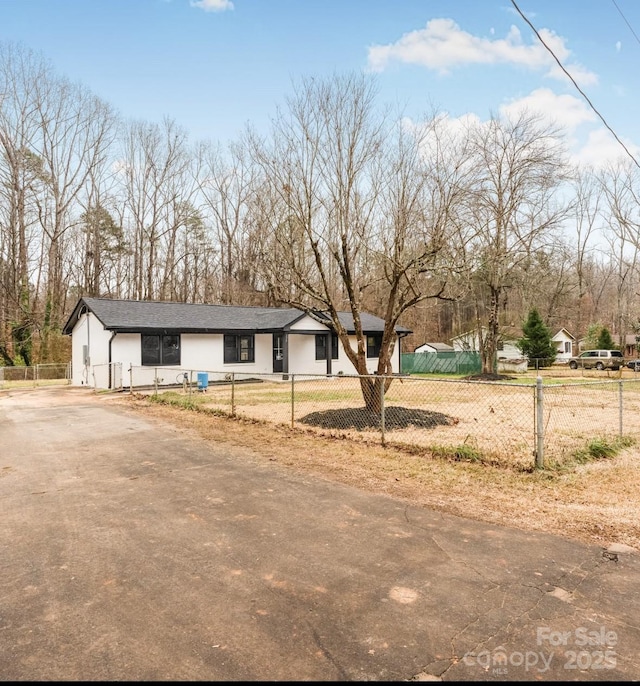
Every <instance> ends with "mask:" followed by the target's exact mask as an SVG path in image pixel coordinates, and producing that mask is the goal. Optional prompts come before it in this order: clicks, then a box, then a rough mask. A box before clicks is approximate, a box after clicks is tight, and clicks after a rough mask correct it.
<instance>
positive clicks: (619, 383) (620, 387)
mask: <svg viewBox="0 0 640 686" xmlns="http://www.w3.org/2000/svg"><path fill="white" fill-rule="evenodd" d="M622 384H623V382H622V381H618V398H619V403H618V407H619V412H620V438H622V415H623V412H622Z"/></svg>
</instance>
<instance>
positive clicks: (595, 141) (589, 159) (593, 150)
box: [572, 127, 640, 168]
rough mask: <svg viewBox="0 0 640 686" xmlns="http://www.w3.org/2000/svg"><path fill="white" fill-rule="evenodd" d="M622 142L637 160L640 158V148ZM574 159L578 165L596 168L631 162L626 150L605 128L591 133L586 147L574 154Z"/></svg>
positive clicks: (628, 142)
mask: <svg viewBox="0 0 640 686" xmlns="http://www.w3.org/2000/svg"><path fill="white" fill-rule="evenodd" d="M622 142H623V143H624V144H625V146H626V147H627V149H628V150H629V152H630V153H631V154H632V155H633V156H634V157H635V158H636V159H638V157H640V147H639V146H637V145H635V144H634V143H632V142H631V141H629V140H625V139H624V138H623V139H622ZM572 158H573V161H574V162H575V163H576V164H578V165H580V164H584V165H589V166H592V167H595V168H601V167H605V166H607V165H608V164H610V163H613V162H616V161H618V160H626V161H628V160H629V156H628V155H627V153H626V152H625V151H624V148H623V147H622V146H621V145H620V143H618V141H617V140H616V139H615V138H614V137H613V135H612V134H611V132H610V131H608V130H607V129H605V128H604V127H599V128H597V129H594V130H593V131H591V132H590V133H589V136H588V138H587V142H586V143H585V145H584V146H583V147H582V148H580V149H579V150H578V151H577V152H576V153H574V154H573V156H572Z"/></svg>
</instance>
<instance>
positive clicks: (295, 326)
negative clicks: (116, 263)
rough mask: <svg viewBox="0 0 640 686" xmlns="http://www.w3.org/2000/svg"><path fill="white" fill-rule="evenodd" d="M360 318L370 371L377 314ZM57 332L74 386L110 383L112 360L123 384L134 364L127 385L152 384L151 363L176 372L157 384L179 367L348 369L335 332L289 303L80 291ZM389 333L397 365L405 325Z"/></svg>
mask: <svg viewBox="0 0 640 686" xmlns="http://www.w3.org/2000/svg"><path fill="white" fill-rule="evenodd" d="M339 317H340V320H341V322H342V324H343V325H344V327H345V328H346V330H347V331H348V332H349V334H350V338H351V341H352V346H353V347H354V348H355V346H356V338H355V335H354V333H355V332H354V328H353V318H352V316H351V314H349V313H342V312H341V313H340V314H339ZM361 321H362V327H363V330H364V333H365V335H366V342H367V369H368V371H369V372H370V373H373V372H374V371H375V370H376V368H377V365H378V355H379V351H380V344H381V341H382V332H383V330H384V320H382V319H380V318H379V317H375V316H373V315H371V314H366V313H363V314H362V315H361ZM63 333H64V334H66V335H71V341H72V345H71V348H72V356H71V364H72V384H73V385H76V386H82V385H89V386H95V387H96V388H112V387H113V386H115V385H118V384H116V383H114V381H113V375H112V372H111V369H112V365H113V363H121V365H122V373H123V375H124V376H125V378H124V379H123V382H124V385H125V386H127V385H129V384H128V383H127V371H128V370H129V369H130V368H140V369H136V380H135V385H140V384H141V383H153V381H154V378H155V377H156V374H155V370H156V369H157V368H158V367H162V368H167V367H169V368H174V370H175V371H176V375H173V374H172V373H165V374H163V380H164V383H165V384H172V383H175V382H176V378H177V374H178V373H179V372H180V370H182V369H185V370H201V371H203V372H204V371H213V372H224V373H225V374H227V373H230V372H241V373H243V374H246V373H249V374H251V373H253V374H265V373H276V374H280V373H282V374H340V373H344V374H353V373H355V369H354V367H353V365H352V364H351V362H350V361H349V359H348V358H347V356H346V353H345V351H344V349H343V348H342V345H341V343H340V341H339V340H338V338H337V336H334V335H333V334H332V333H331V331H330V330H329V328H328V327H327V326H325V325H324V324H321V323H319V322H317V321H316V320H315V319H312V318H311V317H309V316H308V315H307V314H305V313H304V312H302V311H301V310H297V309H294V308H287V309H284V308H283V309H279V308H275V307H235V306H231V305H201V304H188V303H175V302H150V301H139V300H110V299H105V298H81V299H80V300H79V301H78V303H77V304H76V306H75V308H74V310H73V312H72V313H71V316H70V317H69V319H68V321H67V323H66V324H65V326H64V328H63ZM396 333H397V336H398V340H396V346H395V349H394V352H393V357H392V366H393V369H394V371H396V372H399V371H400V341H399V339H400V338H401V337H403V336H406V335H407V334H409V333H411V331H410V330H409V329H405V328H404V327H396ZM158 376H159V375H158ZM94 379H95V381H94Z"/></svg>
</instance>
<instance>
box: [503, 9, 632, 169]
mask: <svg viewBox="0 0 640 686" xmlns="http://www.w3.org/2000/svg"><path fill="white" fill-rule="evenodd" d="M511 4H512V5H513V6H514V7H515V8H516V11H517V12H518V14H519V15H520V16H521V17H522V18H523V19H524V21H525V22H526V23H527V24H528V25H529V27H530V28H531V30H532V31H533V32H534V33H535V34H536V36H537V38H538V40H539V41H540V42H541V43H542V45H544V47H545V48H546V49H547V50H548V51H549V53H550V54H551V56H552V57H553V59H554V60H555V61H556V63H557V64H558V66H559V67H560V69H562V71H563V72H564V73H565V74H566V75H567V77H568V78H569V79H570V81H571V83H573V85H574V86H575V87H576V89H577V91H578V93H580V95H582V97H583V98H584V99H585V100H586V101H587V103H588V104H589V107H590V108H591V109H592V110H593V111H594V112H595V113H596V115H597V116H598V118H599V119H600V121H601V122H602V123H603V124H604V125H605V127H606V128H607V129H608V130H609V132H610V133H611V134H612V136H613V137H614V138H615V139H616V141H618V143H619V144H620V145H621V146H622V148H623V149H624V151H625V152H626V153H627V155H629V157H630V158H631V159H632V160H633V163H634V164H635V165H636V167H638V169H640V163H639V162H638V160H637V159H636V158H635V157H634V156H633V155H632V153H631V151H630V150H629V148H627V146H626V145H625V144H624V143H623V142H622V141H621V140H620V138H618V134H617V133H616V132H615V131H614V130H613V129H612V128H611V127H610V126H609V124H608V123H607V120H606V119H605V118H604V117H603V116H602V115H601V114H600V112H599V111H598V110H597V109H596V106H595V105H594V104H593V103H592V102H591V100H589V97H588V96H587V94H586V93H585V92H584V91H583V90H582V88H580V86H579V85H578V84H577V83H576V80H575V79H574V78H573V76H571V74H570V73H569V72H568V71H567V70H566V69H565V68H564V65H563V64H562V62H560V60H559V59H558V58H557V57H556V54H555V53H554V52H553V50H552V49H551V48H550V47H549V46H548V45H547V44H546V43H545V42H544V39H543V38H542V36H541V35H540V34H539V33H538V30H537V29H536V27H535V26H534V25H533V24H532V23H531V22H530V21H529V20H528V19H527V17H526V16H525V15H524V14H523V12H522V10H521V9H520V8H519V7H518V5H517V4H516V1H515V0H511Z"/></svg>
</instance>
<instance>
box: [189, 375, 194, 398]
mask: <svg viewBox="0 0 640 686" xmlns="http://www.w3.org/2000/svg"><path fill="white" fill-rule="evenodd" d="M192 386H193V369H190V370H189V400H191V387H192Z"/></svg>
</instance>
